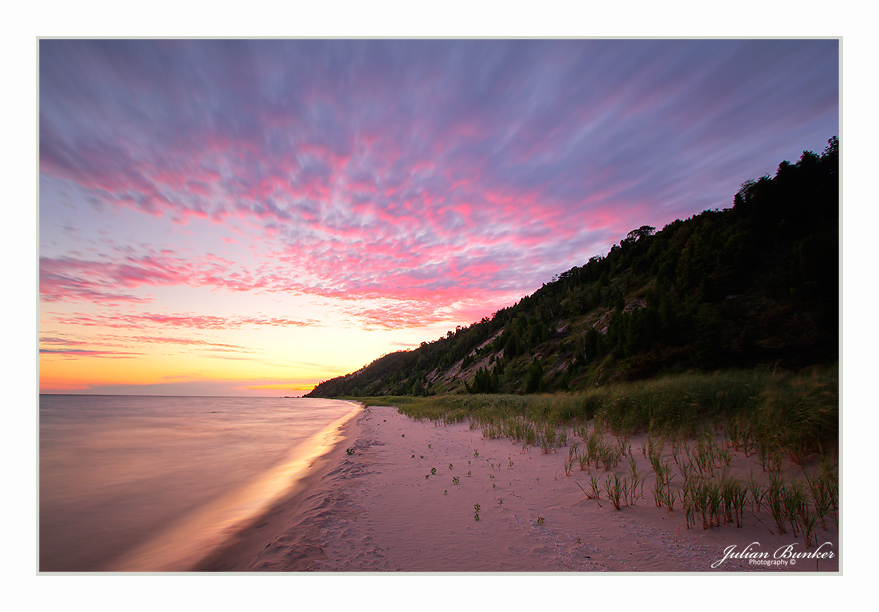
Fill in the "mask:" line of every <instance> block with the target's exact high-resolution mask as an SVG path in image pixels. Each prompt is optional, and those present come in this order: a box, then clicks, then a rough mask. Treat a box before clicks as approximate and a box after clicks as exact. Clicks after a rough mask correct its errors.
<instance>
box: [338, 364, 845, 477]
mask: <svg viewBox="0 0 879 612" xmlns="http://www.w3.org/2000/svg"><path fill="white" fill-rule="evenodd" d="M352 399H356V400H357V401H360V402H362V403H364V404H365V405H367V406H374V405H392V406H396V407H397V408H398V409H399V410H400V412H402V413H403V414H406V415H407V416H409V417H411V418H414V419H418V420H421V419H429V420H431V421H437V422H440V423H446V424H448V423H461V422H464V421H467V420H468V419H469V421H470V423H471V427H474V428H481V429H482V431H483V436H484V437H486V438H499V437H509V438H511V439H513V440H514V441H516V442H524V443H525V444H526V445H527V446H540V448H541V449H542V450H543V451H544V452H551V451H552V450H553V449H554V448H555V447H557V446H563V445H564V444H565V443H566V442H567V431H568V428H573V431H575V432H577V431H585V428H586V423H587V422H588V421H590V420H591V421H593V424H594V425H593V433H596V434H598V435H599V436H600V434H601V432H602V431H603V430H605V429H607V430H608V431H609V432H610V433H613V434H614V435H616V436H618V437H621V438H623V440H625V439H626V438H627V437H628V436H630V435H634V434H636V433H638V432H643V431H647V432H650V433H651V434H653V435H655V436H657V437H661V438H662V439H685V438H696V439H697V440H698V441H699V445H698V446H697V448H696V450H695V453H696V454H695V455H694V457H693V459H694V460H695V461H696V466H697V468H698V469H700V471H701V472H702V475H703V476H709V475H713V471H714V470H715V468H714V467H713V466H715V464H716V463H717V461H716V460H717V459H720V460H721V461H723V462H725V463H728V461H729V452H731V451H730V450H728V449H730V447H731V449H732V450H739V449H741V450H744V452H745V453H746V454H750V453H751V452H756V453H757V454H758V457H759V458H760V461H761V465H762V466H763V468H764V470H766V471H772V470H774V469H777V467H778V465H779V464H780V461H781V459H783V458H784V457H788V458H790V460H791V461H792V462H794V463H797V464H802V463H803V462H804V461H806V460H807V459H808V458H809V457H810V456H818V455H824V454H827V453H831V452H834V451H835V450H836V449H837V445H838V438H839V375H838V369H837V368H836V367H835V366H834V367H827V368H814V369H811V370H808V371H804V372H798V373H790V372H772V371H770V370H759V369H758V370H742V371H727V372H716V373H708V374H706V373H686V374H678V375H673V376H667V377H661V378H656V379H651V380H646V381H636V382H630V383H624V384H618V385H609V386H606V387H598V388H595V389H589V390H586V391H581V392H575V393H555V394H532V395H501V394H460V395H439V396H428V397H411V396H383V397H365V398H364V397H359V398H352ZM717 428H721V429H722V434H720V435H719V436H718V437H722V438H723V440H722V441H719V440H715V439H714V437H713V436H712V434H711V432H712V431H714V430H716V429H717ZM657 443H658V442H657Z"/></svg>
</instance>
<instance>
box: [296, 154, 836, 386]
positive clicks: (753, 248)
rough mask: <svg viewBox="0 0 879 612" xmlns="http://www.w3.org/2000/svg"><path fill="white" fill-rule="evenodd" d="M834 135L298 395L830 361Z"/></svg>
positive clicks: (570, 381) (556, 382) (592, 379)
mask: <svg viewBox="0 0 879 612" xmlns="http://www.w3.org/2000/svg"><path fill="white" fill-rule="evenodd" d="M838 148H839V141H838V139H837V138H836V137H833V138H831V139H830V141H829V142H828V145H827V147H826V148H825V150H824V151H823V153H822V154H820V155H818V154H816V153H813V152H811V151H805V152H803V154H802V156H801V157H800V159H799V161H797V162H796V163H790V162H787V161H783V162H781V164H779V166H778V169H777V171H776V173H775V176H769V175H766V176H763V177H761V178H760V179H757V180H749V181H747V182H745V183H744V184H743V185H742V186H741V189H740V190H739V191H738V193H736V194H735V195H734V197H733V205H732V207H731V208H728V209H724V210H706V211H704V212H702V213H699V214H697V215H694V216H692V217H690V218H689V219H686V220H680V219H678V220H676V221H673V222H672V223H669V224H668V225H666V226H665V227H664V228H662V229H661V230H660V231H656V229H655V228H653V227H650V226H647V225H644V226H642V227H639V228H638V229H635V230H632V231H631V232H629V233H628V235H627V236H626V237H625V238H623V239H622V240H621V241H620V242H619V244H615V245H614V246H613V247H612V248H611V250H610V252H608V253H607V254H606V255H604V256H601V255H597V256H595V257H592V258H591V259H590V260H589V261H588V262H586V263H585V264H584V265H583V266H576V267H574V268H571V269H570V270H568V271H567V272H565V273H563V274H561V275H559V276H558V277H557V278H555V279H553V280H552V281H551V282H549V283H546V284H544V285H543V286H542V287H541V288H540V289H538V290H537V291H536V292H534V293H533V294H532V295H529V296H526V297H524V298H522V299H521V300H520V301H519V302H518V303H516V304H514V305H512V306H510V307H508V308H503V309H501V310H499V311H498V312H496V313H495V314H494V315H493V316H492V317H490V318H489V317H486V318H483V319H482V320H481V321H479V322H477V323H473V324H472V325H470V326H466V327H458V328H457V329H456V330H454V331H449V332H448V333H447V334H446V335H445V336H444V337H441V338H439V339H437V340H434V341H432V342H423V343H422V344H421V346H420V347H419V348H417V349H414V350H409V351H399V352H395V353H391V354H388V355H385V356H383V357H380V358H379V359H376V360H375V361H373V362H372V363H370V364H368V365H366V366H364V367H363V368H361V369H360V370H358V371H357V372H353V373H351V374H347V375H345V376H340V377H337V378H333V379H331V380H327V381H324V382H322V383H320V384H319V385H317V386H316V387H315V388H314V390H313V391H312V392H311V393H309V394H308V397H338V396H374V395H433V394H443V393H461V392H464V393H466V392H471V393H534V392H552V391H566V390H578V389H584V388H587V387H592V386H595V385H602V384H606V383H609V382H617V381H624V380H635V379H643V378H650V377H653V376H656V375H659V374H664V373H672V372H681V371H687V370H704V371H709V370H716V369H723V368H753V367H760V366H770V367H782V368H786V369H802V368H805V367H809V366H813V365H826V364H831V363H834V362H836V361H837V360H838V351H839V154H838Z"/></svg>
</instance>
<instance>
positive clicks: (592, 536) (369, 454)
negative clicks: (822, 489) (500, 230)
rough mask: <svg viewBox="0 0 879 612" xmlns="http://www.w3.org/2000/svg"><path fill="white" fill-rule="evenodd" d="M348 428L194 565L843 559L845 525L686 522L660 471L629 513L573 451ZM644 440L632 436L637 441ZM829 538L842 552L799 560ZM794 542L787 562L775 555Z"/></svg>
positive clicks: (331, 568) (363, 568) (389, 418)
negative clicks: (659, 502)
mask: <svg viewBox="0 0 879 612" xmlns="http://www.w3.org/2000/svg"><path fill="white" fill-rule="evenodd" d="M343 429H344V431H343V437H342V439H341V440H340V441H339V442H338V444H337V445H336V446H335V447H334V448H333V449H332V450H331V451H329V452H328V453H326V454H325V455H324V456H322V457H320V458H319V459H317V460H316V464H315V469H313V470H311V471H310V474H309V476H308V477H307V478H306V479H304V480H303V482H302V486H301V487H299V488H298V489H297V491H295V492H293V493H291V494H290V495H288V496H287V497H286V498H285V499H284V500H283V501H281V502H280V503H278V504H276V505H275V506H273V507H272V509H271V510H270V511H269V512H268V513H266V514H265V515H263V516H262V517H261V518H260V519H259V520H257V521H255V522H254V523H253V524H251V525H250V526H248V527H247V528H245V529H244V530H242V531H240V532H238V534H236V536H235V537H234V538H233V539H232V540H231V541H230V542H229V543H228V544H227V545H226V546H224V547H223V548H222V549H220V550H218V551H216V552H215V553H214V554H212V555H211V556H209V557H208V558H206V559H204V560H203V561H202V562H200V563H199V564H197V565H196V566H195V567H194V568H193V571H199V572H216V571H226V572H229V571H231V572H254V571H267V572H303V571H305V572H318V573H336V572H355V573H356V572H401V571H402V572H418V573H434V572H451V573H470V572H493V573H494V572H524V573H547V572H549V573H568V572H614V573H634V572H675V573H703V572H709V573H711V572H721V571H723V572H729V571H733V572H743V573H754V572H757V573H759V572H766V571H771V572H775V573H778V574H781V573H786V572H790V571H796V572H802V571H806V572H815V571H816V570H817V571H820V572H821V573H824V572H839V567H840V565H841V564H840V554H841V551H840V549H839V534H838V530H837V529H836V528H835V527H834V526H832V525H830V526H829V527H828V530H826V531H825V530H823V529H821V528H820V527H819V528H818V530H817V532H816V544H814V545H813V546H812V547H811V548H810V549H808V550H807V549H806V547H805V545H804V544H803V538H802V534H799V537H797V538H795V537H794V536H793V535H792V534H791V533H787V534H780V535H779V534H776V533H775V530H774V526H773V525H771V524H769V525H768V526H767V521H766V518H765V517H762V518H761V516H758V515H754V514H753V513H748V514H747V515H746V516H745V519H744V521H743V526H742V528H738V527H736V525H735V524H726V525H720V526H715V527H713V528H709V529H704V530H703V529H702V527H701V525H697V526H696V527H694V528H691V529H687V528H686V525H685V523H686V521H685V518H684V512H683V510H682V509H681V508H680V506H678V507H676V508H675V509H674V510H672V511H668V510H667V509H665V508H657V507H655V504H654V500H653V496H652V486H653V485H652V479H649V480H648V481H647V483H646V485H645V486H644V487H643V496H642V497H640V498H639V499H638V500H637V501H636V503H635V505H632V506H627V507H623V508H622V509H621V510H619V511H615V510H614V509H613V507H612V506H611V504H610V503H609V502H608V501H607V499H606V498H604V497H602V498H601V499H600V500H595V499H587V498H586V496H585V494H584V492H583V489H587V490H588V488H589V487H588V484H587V480H588V476H587V474H589V472H587V471H580V469H579V467H574V469H573V471H571V472H569V473H568V474H566V471H565V469H564V463H565V460H566V458H567V456H568V448H567V447H561V448H559V449H557V450H556V451H555V452H550V453H544V452H543V451H541V450H540V449H539V448H534V447H531V448H529V449H523V448H522V446H521V445H518V444H514V443H513V442H512V441H511V440H509V439H507V438H499V439H485V438H483V436H482V432H481V431H480V430H479V429H475V430H471V429H470V428H469V426H468V425H467V424H465V423H460V424H455V425H438V424H435V423H433V422H430V421H416V420H413V419H410V418H408V417H406V416H404V415H402V414H400V413H399V412H398V411H397V409H396V408H391V407H378V406H376V407H370V408H363V409H362V410H361V411H360V412H359V413H357V415H356V416H355V417H353V418H351V419H350V420H349V421H348V422H347V423H346V424H345V426H344V428H343ZM638 443H639V437H637V436H636V437H633V438H632V448H635V449H636V448H637V447H638ZM348 448H350V449H352V451H353V454H351V455H349V454H347V453H346V449H348ZM633 456H634V457H638V458H639V465H641V467H642V468H643V467H644V463H645V460H644V459H642V458H640V453H639V452H638V451H637V450H636V451H634V452H633ZM751 459H752V460H753V457H752V458H751ZM747 465H748V461H747V460H745V459H744V458H742V460H741V461H739V460H737V462H736V463H733V464H732V466H733V467H732V469H733V475H734V476H737V477H740V478H744V477H745V476H746V475H747V472H744V470H745V469H746V467H747ZM758 469H759V467H758ZM618 471H619V470H618ZM591 473H592V475H597V476H598V477H600V478H601V479H602V480H604V478H605V477H606V473H605V471H604V470H600V471H596V470H594V469H593V470H592V471H591ZM580 487H583V489H581V488H580ZM599 504H600V505H599ZM822 544H823V548H821V550H822V551H823V552H825V553H826V552H832V553H833V554H832V557H830V558H825V559H823V560H818V561H816V560H813V559H809V558H803V557H799V558H797V557H796V556H795V555H799V554H802V553H809V552H812V553H814V552H815V551H816V549H817V548H818V545H822ZM730 547H732V548H730ZM786 547H787V550H788V553H787V554H788V556H787V557H786V558H784V559H783V560H784V561H785V563H784V564H781V562H780V560H776V564H774V565H773V564H772V563H768V562H766V557H768V558H769V559H770V560H771V559H772V558H773V555H776V554H778V551H779V550H780V551H782V552H781V553H780V554H781V555H785V554H786V553H785V552H784V551H785V549H786ZM761 557H762V562H761ZM791 561H793V562H791ZM718 562H719V563H718ZM713 564H714V567H712V565H713Z"/></svg>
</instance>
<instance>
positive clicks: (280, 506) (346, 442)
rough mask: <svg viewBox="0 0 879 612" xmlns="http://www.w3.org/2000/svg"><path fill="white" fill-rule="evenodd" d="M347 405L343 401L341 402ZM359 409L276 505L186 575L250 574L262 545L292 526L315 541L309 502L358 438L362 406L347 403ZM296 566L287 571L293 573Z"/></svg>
mask: <svg viewBox="0 0 879 612" xmlns="http://www.w3.org/2000/svg"><path fill="white" fill-rule="evenodd" d="M345 401H347V400H345ZM348 403H350V404H352V405H354V406H357V407H359V408H355V409H352V411H351V413H349V415H347V417H344V418H346V420H345V422H344V423H343V424H341V425H338V426H336V427H334V428H333V430H332V431H329V432H327V433H333V432H337V433H338V439H337V440H336V441H335V443H333V444H332V445H331V446H330V447H329V448H328V449H327V450H326V452H323V453H321V454H319V455H317V456H315V457H313V458H311V459H310V464H309V466H308V468H307V469H306V470H305V475H304V476H303V477H302V478H299V479H298V480H297V481H296V483H295V484H294V485H293V487H292V488H291V490H290V491H288V492H287V493H286V494H285V495H284V496H283V497H282V498H281V499H280V500H279V501H277V502H275V503H274V504H272V505H271V506H270V507H269V509H268V510H267V511H265V512H263V513H261V514H260V515H259V516H257V517H256V518H254V519H253V520H251V521H250V522H249V523H248V524H247V525H245V526H244V527H242V528H240V529H238V530H236V531H235V533H234V534H232V535H231V537H229V538H228V539H227V541H226V542H225V543H224V544H222V545H221V546H219V547H217V548H215V549H214V550H213V551H211V552H210V553H209V554H208V555H206V556H204V557H202V558H201V559H200V560H199V561H198V562H197V563H195V564H194V565H192V567H191V568H190V569H189V570H187V571H189V572H251V571H253V570H254V565H255V564H256V563H257V558H258V556H259V554H260V553H261V552H263V551H264V550H265V548H267V545H266V542H272V541H275V540H278V539H279V538H282V536H283V534H284V533H285V532H288V531H290V529H291V528H292V527H293V526H295V527H296V528H297V529H298V530H300V531H301V532H302V533H301V534H300V539H303V541H305V540H311V539H315V538H316V535H315V532H314V531H315V530H314V526H313V525H309V524H308V521H307V519H306V516H307V515H309V514H310V512H309V510H310V508H309V501H310V500H312V499H313V498H314V497H315V496H318V497H322V496H323V494H324V491H323V490H322V489H321V487H320V485H321V483H322V482H323V480H324V478H325V477H326V476H327V474H328V473H329V472H330V471H331V470H332V469H333V468H334V467H337V464H338V462H339V454H340V452H341V453H344V452H345V450H344V449H346V448H348V447H349V446H350V444H351V443H352V442H353V441H354V440H356V438H357V437H358V435H359V426H358V422H359V420H360V418H361V416H362V413H363V411H364V407H363V404H360V403H359V402H350V401H349V402H348ZM297 565H298V564H297V563H295V562H294V563H292V566H291V569H289V570H285V571H297V570H298V569H301V568H298V567H296V566H297Z"/></svg>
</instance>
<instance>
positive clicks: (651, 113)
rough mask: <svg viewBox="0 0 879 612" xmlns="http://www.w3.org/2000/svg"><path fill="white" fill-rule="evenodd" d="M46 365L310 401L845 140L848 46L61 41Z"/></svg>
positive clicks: (44, 51) (47, 112)
mask: <svg viewBox="0 0 879 612" xmlns="http://www.w3.org/2000/svg"><path fill="white" fill-rule="evenodd" d="M38 82H39V185H38V188H39V236H38V248H39V351H40V356H39V385H40V391H41V392H47V393H120V394H129V393H144V394H158V395H164V394H178V395H270V396H278V395H299V394H302V393H305V392H307V391H308V390H310V389H311V388H312V387H313V386H314V385H315V384H317V383H318V382H320V381H322V380H326V379H328V378H331V377H334V376H338V375H341V374H345V373H348V372H351V371H354V370H357V369H359V368H360V367H362V366H363V365H365V364H367V363H369V362H370V361H372V360H373V359H375V358H377V357H379V356H381V355H383V354H385V353H388V352H392V351H396V350H402V349H408V348H414V347H417V346H418V345H419V344H420V343H421V342H423V341H430V340H435V339H437V338H438V337H440V336H443V335H445V333H446V332H447V331H448V330H453V329H455V327H456V326H459V325H461V326H463V325H469V324H471V323H473V322H475V321H478V320H480V319H481V318H483V317H491V316H492V314H493V313H494V312H496V311H497V310H499V309H500V308H503V307H506V306H510V305H512V304H513V303H515V302H516V301H517V300H519V299H520V298H521V297H523V296H525V295H528V294H530V293H532V292H534V291H535V290H536V289H538V288H539V287H540V286H541V285H542V284H543V283H545V282H549V281H550V280H551V279H552V277H553V276H554V275H556V274H560V273H562V272H564V271H566V270H568V269H570V268H571V267H573V266H575V265H582V264H584V263H585V262H586V261H587V260H588V259H589V258H590V257H592V256H593V255H598V254H605V253H606V252H607V251H608V250H609V249H610V246H611V245H612V244H614V243H618V242H619V241H620V240H621V239H623V238H624V237H625V236H626V234H627V233H628V232H629V231H630V230H632V229H634V228H637V227H640V226H642V225H652V226H654V227H656V228H657V229H661V228H662V227H663V226H664V225H666V224H667V223H670V222H671V221H674V220H675V219H679V218H680V219H686V218H688V217H690V216H692V215H693V214H696V213H699V212H701V211H703V210H706V209H713V208H720V209H722V208H728V207H730V206H731V205H732V200H733V196H734V195H735V193H736V191H738V189H739V186H740V185H741V183H743V182H744V181H746V180H748V179H754V178H759V177H760V176H763V175H765V174H774V172H775V170H776V168H777V166H778V164H779V162H781V161H782V160H790V161H796V160H797V159H798V158H799V157H800V155H801V154H802V152H803V151H804V150H812V151H815V152H818V153H820V152H821V151H822V150H823V149H824V147H825V146H826V143H827V140H828V139H829V138H831V137H832V136H834V135H837V134H838V133H839V43H838V41H837V40H817V39H812V40H794V39H784V40H756V39H755V40H710V39H706V40H672V39H668V40H607V39H603V40H601V39H599V40H582V39H580V40H561V39H555V40H527V39H520V40H499V39H493V40H427V39H424V40H338V39H336V40H255V41H246V40H225V41H216V40H46V39H44V40H41V41H40V43H39V75H38Z"/></svg>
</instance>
